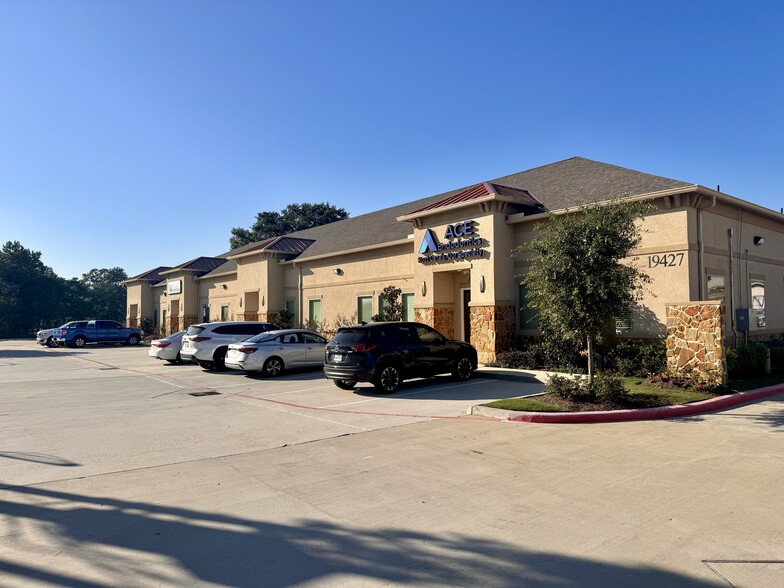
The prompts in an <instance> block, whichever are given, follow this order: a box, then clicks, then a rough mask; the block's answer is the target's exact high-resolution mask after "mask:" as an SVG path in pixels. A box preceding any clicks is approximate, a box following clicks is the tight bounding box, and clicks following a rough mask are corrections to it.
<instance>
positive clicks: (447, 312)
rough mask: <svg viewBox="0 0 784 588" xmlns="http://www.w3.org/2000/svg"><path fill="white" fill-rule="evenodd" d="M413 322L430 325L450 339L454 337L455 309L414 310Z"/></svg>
mask: <svg viewBox="0 0 784 588" xmlns="http://www.w3.org/2000/svg"><path fill="white" fill-rule="evenodd" d="M414 320H415V321H416V322H418V323H424V324H426V325H430V326H431V327H433V328H434V329H435V330H436V331H438V332H439V333H441V334H442V335H444V336H445V337H449V338H450V339H452V338H454V336H455V308H454V306H452V305H449V306H434V307H432V308H415V309H414Z"/></svg>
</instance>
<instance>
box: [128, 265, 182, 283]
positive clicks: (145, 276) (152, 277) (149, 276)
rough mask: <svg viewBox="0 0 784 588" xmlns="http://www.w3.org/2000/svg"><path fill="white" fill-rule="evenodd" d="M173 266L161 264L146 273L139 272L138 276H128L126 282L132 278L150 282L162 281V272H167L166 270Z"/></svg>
mask: <svg viewBox="0 0 784 588" xmlns="http://www.w3.org/2000/svg"><path fill="white" fill-rule="evenodd" d="M170 269H171V268H170V267H168V266H165V265H161V266H158V267H156V268H155V269H151V270H149V271H146V272H144V273H141V274H139V275H138V276H133V277H132V278H128V279H127V280H125V281H126V282H130V281H131V280H146V281H150V282H160V281H161V280H162V279H163V276H162V275H161V272H165V271H166V270H170Z"/></svg>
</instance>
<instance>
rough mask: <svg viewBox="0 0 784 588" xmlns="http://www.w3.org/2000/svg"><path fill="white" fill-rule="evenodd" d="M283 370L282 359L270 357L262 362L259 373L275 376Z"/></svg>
mask: <svg viewBox="0 0 784 588" xmlns="http://www.w3.org/2000/svg"><path fill="white" fill-rule="evenodd" d="M282 371H283V360H282V359H280V358H279V357H270V358H269V359H268V360H267V361H265V362H264V367H263V368H261V373H263V374H264V375H265V376H270V377H273V378H274V377H275V376H277V375H279V374H280V372H282Z"/></svg>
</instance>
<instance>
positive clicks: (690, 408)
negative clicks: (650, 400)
mask: <svg viewBox="0 0 784 588" xmlns="http://www.w3.org/2000/svg"><path fill="white" fill-rule="evenodd" d="M783 393H784V384H776V385H775V386H768V387H767V388H758V389H757V390H749V391H748V392H738V393H737V394H728V395H726V396H718V397H717V398H709V399H708V400H700V401H699V402H692V403H689V404H674V405H672V406H661V407H658V408H636V409H630V410H607V411H586V412H521V413H520V415H519V416H515V417H511V418H509V419H507V420H509V421H513V422H517V423H520V422H523V423H614V422H620V421H650V420H655V419H669V418H673V417H679V416H687V415H691V414H700V413H703V412H709V411H711V410H718V409H721V408H726V407H728V406H735V405H737V404H743V403H745V402H751V401H753V400H760V399H762V398H767V397H769V396H776V395H777V394H783Z"/></svg>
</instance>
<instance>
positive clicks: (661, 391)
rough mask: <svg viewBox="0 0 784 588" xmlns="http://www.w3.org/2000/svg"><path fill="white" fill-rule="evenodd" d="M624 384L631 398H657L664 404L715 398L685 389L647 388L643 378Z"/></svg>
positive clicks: (630, 380)
mask: <svg viewBox="0 0 784 588" xmlns="http://www.w3.org/2000/svg"><path fill="white" fill-rule="evenodd" d="M623 383H624V384H625V385H626V389H627V390H628V391H629V394H630V395H631V396H655V397H656V398H659V399H660V400H661V403H662V404H687V403H689V402H697V401H698V400H707V399H708V398H713V395H712V394H705V393H704V392H696V391H693V390H685V389H683V388H656V387H654V386H646V385H645V380H643V379H641V378H624V379H623Z"/></svg>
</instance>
